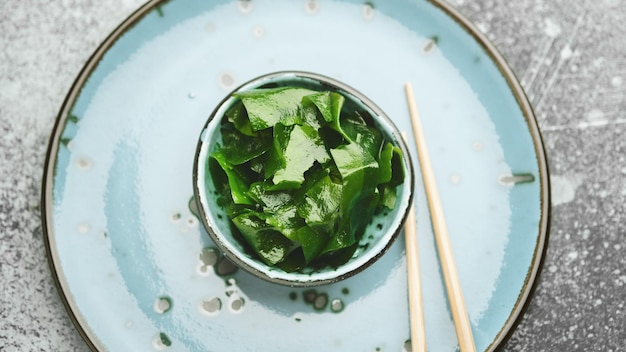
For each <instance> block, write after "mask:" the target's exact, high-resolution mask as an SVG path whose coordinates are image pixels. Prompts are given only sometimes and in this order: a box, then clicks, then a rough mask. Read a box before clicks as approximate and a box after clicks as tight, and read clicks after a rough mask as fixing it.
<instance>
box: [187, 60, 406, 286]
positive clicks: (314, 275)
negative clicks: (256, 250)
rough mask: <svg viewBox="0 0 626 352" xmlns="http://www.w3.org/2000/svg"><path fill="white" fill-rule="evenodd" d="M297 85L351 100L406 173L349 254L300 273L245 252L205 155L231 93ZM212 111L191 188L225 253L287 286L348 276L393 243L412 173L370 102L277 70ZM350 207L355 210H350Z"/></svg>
mask: <svg viewBox="0 0 626 352" xmlns="http://www.w3.org/2000/svg"><path fill="white" fill-rule="evenodd" d="M280 86H299V87H305V88H309V89H312V90H334V91H337V92H340V93H341V94H343V95H344V97H345V98H346V105H349V104H356V105H357V106H358V108H360V109H363V110H365V111H367V112H368V113H369V114H370V115H371V116H372V117H373V123H374V125H375V127H376V128H377V129H379V130H380V131H381V132H382V133H383V135H384V136H385V138H386V139H387V140H388V141H389V142H391V143H392V144H394V145H395V146H398V147H399V148H400V149H401V150H402V155H403V166H404V172H405V178H404V182H403V183H402V184H401V185H399V186H398V188H397V190H396V192H397V194H398V199H397V201H396V206H395V207H394V209H393V210H387V209H385V210H383V211H382V212H380V213H376V214H375V215H374V217H373V218H372V220H371V222H370V223H369V224H368V225H367V228H366V230H365V233H364V234H363V235H362V237H361V240H360V242H359V246H358V248H357V250H356V252H355V253H354V255H353V256H352V257H351V259H349V260H348V261H347V262H346V263H345V264H343V265H341V266H339V267H337V268H335V267H330V266H326V267H322V268H316V269H312V268H305V269H302V270H301V271H299V272H291V273H288V272H285V271H283V270H282V269H280V268H277V267H271V266H268V265H267V264H265V263H263V262H262V261H260V260H258V259H256V258H255V257H254V256H253V255H251V254H249V253H248V252H247V251H246V248H245V247H244V245H242V244H241V243H240V242H239V241H238V239H237V238H235V236H234V235H233V232H232V231H231V225H230V220H229V219H228V217H227V215H226V212H225V210H224V209H223V208H222V207H221V206H220V205H219V204H218V197H217V194H218V192H217V190H216V189H215V186H214V184H213V180H212V178H211V174H210V173H209V171H208V160H209V156H210V154H211V152H212V151H213V150H214V148H215V146H216V144H217V143H218V142H220V141H221V133H220V122H221V120H222V117H223V116H224V113H225V112H226V111H227V110H228V108H229V107H230V106H231V105H232V104H233V103H234V102H235V101H236V98H233V97H232V93H234V92H237V91H246V90H250V89H254V88H270V87H280ZM232 93H231V94H229V95H228V96H227V97H226V98H225V99H224V100H223V101H222V102H221V103H220V104H219V105H218V106H217V108H216V109H215V110H214V111H213V113H212V114H211V116H210V117H209V119H208V121H207V124H206V125H205V127H204V129H203V131H202V133H201V135H200V141H199V143H198V148H197V152H196V159H195V164H194V192H195V198H196V202H197V203H198V209H199V212H200V217H201V220H202V222H203V224H204V226H205V228H206V230H207V232H208V233H209V235H210V236H211V238H212V239H213V241H214V242H215V244H216V245H217V246H218V247H219V248H220V249H221V250H222V252H224V254H225V255H226V256H227V257H228V258H229V259H230V260H232V261H233V262H234V263H235V264H237V265H238V266H239V267H241V268H243V269H244V270H247V271H248V272H250V273H252V274H254V275H256V276H258V277H260V278H263V279H265V280H269V281H271V282H275V283H280V284H286V285H291V286H312V285H318V284H326V283H332V282H336V281H339V280H342V279H345V278H347V277H350V276H352V275H354V274H356V273H358V272H360V271H362V270H363V269H365V268H366V267H367V266H369V265H371V264H372V263H373V262H374V261H376V259H378V258H379V257H380V256H381V255H382V254H384V252H385V251H386V250H387V249H388V248H389V246H390V245H391V244H392V243H393V241H394V240H395V238H396V237H397V236H398V234H399V232H400V231H401V230H402V225H403V224H404V220H405V218H406V215H407V213H408V210H409V208H410V203H411V199H412V194H413V186H414V177H413V171H412V170H413V168H412V163H411V160H410V155H409V152H408V150H407V148H406V145H405V143H404V140H403V139H402V136H401V134H400V132H399V131H398V129H397V128H396V127H395V126H394V124H393V122H392V121H391V120H390V119H389V118H388V117H387V116H386V115H385V114H384V113H383V112H382V111H381V110H380V108H378V107H377V106H376V105H375V104H374V103H373V102H371V101H370V100H369V99H367V98H366V97H365V96H363V95H362V94H361V93H359V92H357V91H355V90H354V89H353V88H351V87H349V86H346V85H344V84H342V83H341V82H338V81H336V80H333V79H331V78H328V77H324V76H321V75H318V74H313V73H306V72H277V73H273V74H269V75H265V76H262V77H259V78H256V79H254V80H252V81H249V82H248V83H245V84H243V85H242V86H240V87H238V88H237V89H235V90H234V91H233V92H232ZM353 211H358V209H354V210H353Z"/></svg>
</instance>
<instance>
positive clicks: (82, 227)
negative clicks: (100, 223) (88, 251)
mask: <svg viewBox="0 0 626 352" xmlns="http://www.w3.org/2000/svg"><path fill="white" fill-rule="evenodd" d="M76 230H78V233H80V234H81V235H86V234H88V233H89V231H91V226H89V224H79V225H78V226H77V227H76Z"/></svg>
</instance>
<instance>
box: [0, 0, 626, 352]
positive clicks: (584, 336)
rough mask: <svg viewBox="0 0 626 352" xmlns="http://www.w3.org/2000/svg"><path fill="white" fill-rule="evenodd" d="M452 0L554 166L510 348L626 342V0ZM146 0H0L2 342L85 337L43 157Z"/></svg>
mask: <svg viewBox="0 0 626 352" xmlns="http://www.w3.org/2000/svg"><path fill="white" fill-rule="evenodd" d="M387 1H389V0H387ZM451 2H452V4H453V5H454V6H456V7H457V8H458V9H460V10H461V12H462V13H464V14H465V15H466V16H468V17H469V18H470V19H471V20H473V21H474V23H475V24H476V26H477V27H478V28H479V29H481V30H482V31H484V32H485V33H487V35H488V36H489V38H490V39H491V40H492V41H493V42H494V43H495V44H496V46H497V47H498V48H499V50H500V51H501V52H502V53H503V54H504V56H505V57H506V58H507V59H508V61H509V63H510V64H511V66H512V68H513V70H514V71H515V72H516V74H517V76H518V77H519V79H520V81H521V82H522V85H523V86H524V88H525V89H526V91H527V94H528V96H529V98H530V100H531V102H532V103H533V105H534V107H535V111H536V113H537V117H538V119H539V125H540V127H541V129H542V131H543V136H544V139H545V143H546V148H547V151H548V156H549V162H550V167H551V175H552V176H551V181H552V204H553V212H552V226H551V238H550V244H549V250H548V257H547V259H546V264H545V267H544V271H543V273H542V276H541V280H540V283H539V286H538V288H537V291H536V294H535V296H534V298H533V299H532V301H531V304H530V307H529V309H528V311H527V313H526V314H525V316H524V318H523V320H522V321H521V323H520V325H519V326H518V328H517V329H516V330H515V332H514V334H513V336H512V337H511V339H510V340H509V342H508V343H507V344H506V345H505V346H504V350H505V351H608V352H611V351H612V352H617V351H626V308H625V307H624V302H625V301H626V213H625V204H626V132H625V129H626V1H621V0H516V1H506V0H500V1H494V0H451ZM142 3H143V1H142V0H107V1H95V0H63V1H61V0H59V1H42V0H3V1H0V271H1V276H0V351H85V350H87V347H86V345H85V344H84V342H83V341H82V340H81V338H80V336H79V335H78V333H77V332H76V330H75V329H74V327H73V325H72V323H71V322H70V320H69V318H68V315H67V313H66V311H65V309H64V307H63V305H62V303H61V300H60V298H59V295H58V293H57V291H56V288H55V287H54V284H53V281H52V276H51V273H50V270H49V268H48V263H47V260H46V254H45V250H44V244H43V237H42V230H41V221H40V218H39V212H40V209H39V194H40V184H41V179H42V169H43V162H44V157H45V152H46V146H47V142H48V138H49V134H50V131H51V130H52V126H53V123H54V120H55V118H56V114H57V112H58V110H59V108H60V106H61V103H62V101H63V99H64V97H65V94H66V93H67V91H68V90H69V89H70V86H71V85H72V82H73V80H74V78H75V77H76V76H77V74H78V72H79V71H80V69H81V67H82V66H83V64H84V63H85V61H86V60H87V59H88V58H89V56H90V55H91V54H92V52H93V51H94V50H95V48H96V47H97V46H98V44H99V43H100V42H101V41H102V40H103V39H104V38H105V37H106V36H107V35H108V33H110V32H111V31H112V30H113V29H114V28H115V27H116V26H117V25H118V24H119V23H120V22H121V21H123V20H124V19H125V17H126V16H128V15H129V14H130V13H131V12H132V11H134V10H135V9H136V8H137V7H139V6H140V5H141V4H142Z"/></svg>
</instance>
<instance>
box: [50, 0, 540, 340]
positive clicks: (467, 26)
mask: <svg viewBox="0 0 626 352" xmlns="http://www.w3.org/2000/svg"><path fill="white" fill-rule="evenodd" d="M168 1H169V0H151V1H149V2H147V3H146V4H144V5H142V6H141V7H140V8H139V9H137V10H136V11H135V12H133V13H132V14H131V15H130V16H128V17H127V18H126V19H125V20H124V21H123V22H122V23H121V24H120V25H118V26H117V27H116V28H115V29H114V30H113V31H112V32H111V34H109V35H108V36H107V37H106V39H105V40H104V41H103V42H102V43H101V44H100V45H99V46H98V48H97V49H96V50H95V52H94V53H93V54H92V55H91V56H90V57H89V59H88V60H87V61H86V63H85V65H84V66H83V68H82V69H81V71H80V73H79V74H78V76H77V78H76V79H75V80H74V82H73V83H72V87H71V88H70V91H69V92H68V94H67V95H66V97H65V99H64V101H63V103H62V105H61V109H60V110H59V113H58V115H57V117H56V121H55V123H54V126H53V128H52V134H51V136H50V139H49V142H48V148H47V151H46V159H45V162H44V169H43V177H42V180H43V181H42V189H41V203H40V209H41V221H42V231H43V237H44V244H45V247H46V254H47V257H48V265H49V267H50V271H51V274H52V277H53V279H54V283H55V286H56V287H57V290H58V291H59V296H60V298H61V300H62V302H63V305H64V306H65V309H66V310H67V312H68V314H69V317H70V319H71V320H72V323H73V324H74V326H75V327H76V329H77V330H78V332H79V334H80V335H81V337H82V338H83V340H84V341H85V343H86V344H87V346H88V347H89V348H90V349H91V350H92V351H100V350H105V348H104V347H103V346H102V344H101V342H100V341H99V339H98V338H97V337H96V336H95V334H94V333H93V331H91V330H89V329H86V328H85V326H86V325H85V320H84V318H83V316H82V315H80V313H79V311H78V309H77V307H75V304H74V302H73V301H72V300H70V299H69V297H68V295H69V292H70V291H69V286H68V284H67V282H66V280H65V277H64V276H63V274H62V272H61V271H60V270H57V263H58V261H59V258H58V257H57V255H56V252H55V251H53V250H52V247H54V246H55V243H53V242H54V240H53V238H52V237H51V236H50V234H51V233H53V232H54V231H53V228H52V226H53V224H52V218H53V216H52V214H51V213H50V209H51V202H52V183H53V178H54V167H55V164H56V155H57V152H58V149H59V142H60V136H61V133H62V132H63V128H64V126H65V124H66V121H67V117H68V114H69V112H70V111H71V109H72V107H73V106H74V103H75V101H76V99H77V97H78V95H79V94H80V91H81V88H82V86H83V85H84V83H85V82H86V80H87V78H88V77H89V76H90V75H91V73H92V72H93V71H94V70H95V68H96V67H97V66H98V64H99V62H100V60H101V59H102V57H103V55H104V53H106V52H107V50H108V49H109V48H110V47H111V46H112V45H113V44H114V43H115V42H116V41H117V40H118V39H119V38H120V36H121V35H122V34H123V33H124V32H126V31H128V30H129V29H130V28H132V27H133V26H134V25H135V24H136V23H137V22H138V21H139V20H141V18H142V17H144V16H145V15H146V14H147V13H148V12H150V11H152V10H154V9H155V8H157V7H158V6H159V5H160V4H164V3H166V2H168ZM426 1H428V2H429V3H431V4H433V5H434V6H435V7H437V8H439V9H440V10H441V11H443V12H444V13H445V14H447V15H448V16H449V17H450V18H451V19H453V20H454V21H455V22H456V23H457V24H458V25H460V26H461V27H462V28H463V29H464V30H465V31H466V32H467V33H468V34H470V35H471V36H472V37H473V38H474V39H475V40H476V42H477V43H478V44H479V45H480V46H481V47H482V48H483V50H484V51H485V52H486V53H487V54H488V55H489V57H490V58H491V59H492V60H493V62H494V63H495V64H496V66H497V67H498V69H499V71H500V72H501V73H502V76H503V77H504V78H505V79H506V81H507V84H508V86H509V87H510V88H511V91H512V93H513V94H514V96H515V98H516V100H517V103H518V105H519V107H520V109H521V110H522V112H523V115H524V118H525V119H526V124H527V126H528V128H529V132H530V134H531V137H532V139H533V144H534V147H535V153H536V155H537V162H538V164H539V165H538V166H539V172H540V175H539V180H540V188H541V189H540V192H541V219H540V222H539V227H538V230H539V237H538V240H537V244H536V245H535V251H534V254H533V260H532V266H531V268H530V270H529V272H528V274H527V276H526V279H525V281H524V285H523V289H522V291H521V292H520V295H519V296H518V299H517V301H516V303H515V305H514V308H513V311H512V313H511V314H510V315H509V318H508V319H507V321H506V323H505V325H504V326H503V327H502V329H501V330H500V332H499V333H498V334H497V335H496V338H495V339H494V341H493V342H492V343H491V344H490V345H489V346H488V347H487V351H496V350H499V349H501V348H502V347H503V345H504V343H505V342H506V341H507V340H508V339H509V338H510V337H511V335H512V334H513V332H514V330H515V328H516V327H517V325H518V324H519V323H520V321H521V320H522V317H523V315H524V312H525V311H526V309H527V308H528V305H529V303H530V297H531V296H532V294H533V293H534V291H535V289H536V287H537V284H538V282H539V280H538V279H539V274H540V272H541V269H542V267H543V264H544V260H545V257H546V252H547V248H548V238H549V229H550V216H551V214H550V213H551V207H550V181H549V176H548V174H549V171H548V161H547V157H546V151H545V147H544V143H543V138H542V136H541V133H540V131H539V127H538V124H537V119H536V117H535V114H534V111H533V109H532V106H531V104H530V102H529V101H528V97H527V96H526V93H525V92H524V89H523V88H522V87H521V85H520V83H519V80H518V79H517V77H516V75H515V73H514V72H513V71H512V69H511V68H510V66H509V65H508V63H507V61H506V60H505V58H504V56H503V55H502V54H501V53H500V52H499V51H498V50H497V49H496V47H495V46H494V45H493V44H492V43H491V42H490V41H489V40H488V39H487V37H486V36H485V35H484V34H482V33H481V32H480V31H479V30H478V29H477V28H476V27H475V26H474V24H473V23H472V22H471V21H470V20H469V19H467V18H466V17H464V15H462V14H461V12H460V11H459V10H457V9H456V8H454V7H452V5H450V4H448V3H446V2H444V1H441V0H426Z"/></svg>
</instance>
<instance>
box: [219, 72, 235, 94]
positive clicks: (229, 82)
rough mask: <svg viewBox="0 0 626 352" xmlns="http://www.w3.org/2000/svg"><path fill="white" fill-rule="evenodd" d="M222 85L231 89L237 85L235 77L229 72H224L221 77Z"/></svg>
mask: <svg viewBox="0 0 626 352" xmlns="http://www.w3.org/2000/svg"><path fill="white" fill-rule="evenodd" d="M219 83H220V86H221V87H222V88H224V89H227V90H230V89H232V88H233V86H234V85H235V78H234V77H233V75H231V74H230V73H228V72H224V73H222V74H221V75H220V77H219Z"/></svg>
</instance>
